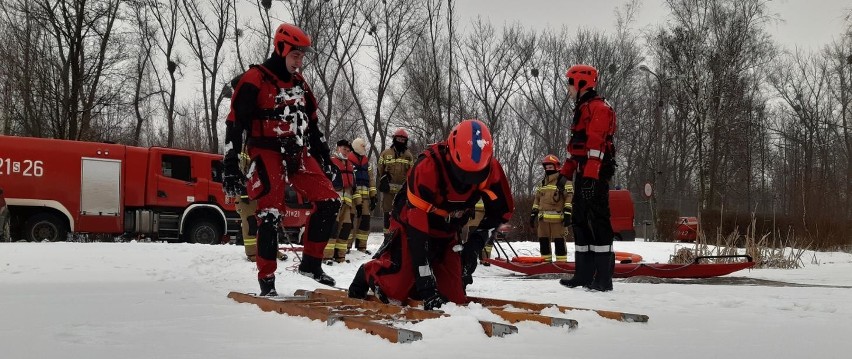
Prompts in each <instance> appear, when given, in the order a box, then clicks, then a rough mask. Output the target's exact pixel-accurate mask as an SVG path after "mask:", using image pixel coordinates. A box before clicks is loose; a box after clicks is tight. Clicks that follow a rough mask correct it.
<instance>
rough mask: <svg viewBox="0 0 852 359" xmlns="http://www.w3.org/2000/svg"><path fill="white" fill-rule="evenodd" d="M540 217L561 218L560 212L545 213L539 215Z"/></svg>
mask: <svg viewBox="0 0 852 359" xmlns="http://www.w3.org/2000/svg"><path fill="white" fill-rule="evenodd" d="M541 218H544V219H562V215H561V214H549V213H545V214H544V215H543V216H541Z"/></svg>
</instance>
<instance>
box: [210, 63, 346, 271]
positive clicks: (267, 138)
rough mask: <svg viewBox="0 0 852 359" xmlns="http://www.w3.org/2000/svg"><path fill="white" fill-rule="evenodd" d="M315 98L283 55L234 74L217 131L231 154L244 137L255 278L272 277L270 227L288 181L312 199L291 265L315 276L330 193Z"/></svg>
mask: <svg viewBox="0 0 852 359" xmlns="http://www.w3.org/2000/svg"><path fill="white" fill-rule="evenodd" d="M316 109H317V101H316V98H315V97H314V94H313V92H312V91H311V88H310V87H309V86H308V84H307V83H306V82H305V79H304V78H303V77H302V75H301V74H299V73H296V74H291V73H290V72H289V71H287V69H286V66H285V60H284V58H282V57H279V56H272V57H271V58H270V59H268V60H267V61H266V62H264V63H263V64H262V65H254V66H252V67H251V68H250V69H249V70H248V71H246V72H245V74H243V75H242V77H241V78H240V80H239V82H238V83H237V85H236V87H235V89H234V95H233V97H232V100H231V115H229V116H228V122H227V132H226V135H225V145H226V151H227V152H226V155H225V161H226V166H227V161H228V160H229V156H235V155H236V153H237V152H239V150H240V149H241V148H242V145H243V143H242V140H243V135H245V138H246V152H247V153H248V155H249V157H250V159H251V165H250V168H249V170H248V173H246V176H247V177H248V178H247V181H246V192H247V194H248V196H249V197H250V198H251V199H255V200H257V213H256V217H257V221H258V235H257V243H258V255H257V257H258V258H257V267H258V270H259V272H258V278H259V279H263V278H273V277H274V274H275V269H276V266H277V264H276V252H277V247H278V241H277V232H276V229H277V227H278V224H279V223H280V222H281V216H283V215H284V214H285V206H284V198H285V188H286V186H287V185H288V184H289V185H291V186H292V187H294V188H295V189H296V190H297V191H299V192H300V193H301V194H302V195H303V196H304V197H305V198H306V199H308V200H309V201H311V202H313V203H314V207H315V208H314V211H313V212H312V214H311V217H310V219H309V220H308V223H307V225H306V228H305V231H304V237H303V238H302V243H304V245H305V248H304V256H303V257H304V258H303V260H302V263H301V265H300V267H299V270H300V271H302V272H310V273H313V274H314V275H315V277H316V276H317V275H318V274H320V273H322V269H321V267H320V265H321V259H322V256H323V249H324V248H325V245H326V242H327V241H328V238H329V235H330V232H331V230H332V228H333V227H334V225H333V224H334V221H335V216H336V215H337V209H338V207H339V206H340V201H339V200H338V195H337V193H336V192H335V191H334V189H333V188H332V184H331V181H330V180H329V179H328V178H327V177H326V174H325V173H324V169H325V168H326V167H327V166H331V159H330V156H329V148H328V144H327V143H326V141H325V138H324V136H323V133H322V132H321V131H320V129H319V125H318V123H317V114H316Z"/></svg>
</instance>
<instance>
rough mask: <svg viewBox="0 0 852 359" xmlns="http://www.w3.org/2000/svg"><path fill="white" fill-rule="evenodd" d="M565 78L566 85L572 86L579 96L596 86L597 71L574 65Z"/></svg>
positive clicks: (586, 66)
mask: <svg viewBox="0 0 852 359" xmlns="http://www.w3.org/2000/svg"><path fill="white" fill-rule="evenodd" d="M565 77H568V85H570V86H574V89H575V90H577V93H578V94H579V93H580V92H583V90H587V89H590V88H593V87H595V86H596V85H597V84H598V69H596V68H594V67H592V66H589V65H574V66H571V67H570V68H569V69H568V72H566V73H565Z"/></svg>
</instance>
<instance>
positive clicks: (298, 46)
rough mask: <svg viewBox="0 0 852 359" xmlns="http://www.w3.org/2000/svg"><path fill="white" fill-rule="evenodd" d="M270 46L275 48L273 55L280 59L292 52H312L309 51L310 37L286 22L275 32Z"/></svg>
mask: <svg viewBox="0 0 852 359" xmlns="http://www.w3.org/2000/svg"><path fill="white" fill-rule="evenodd" d="M272 44H273V45H274V46H275V53H276V54H278V56H281V57H284V56H287V54H289V53H290V51H293V50H299V51H302V52H310V51H313V49H311V37H310V36H308V34H306V33H305V32H304V31H302V29H300V28H299V27H298V26H296V25H293V24H288V23H286V22H285V23H283V24H281V25H280V26H278V29H277V30H275V39H274V40H273V42H272Z"/></svg>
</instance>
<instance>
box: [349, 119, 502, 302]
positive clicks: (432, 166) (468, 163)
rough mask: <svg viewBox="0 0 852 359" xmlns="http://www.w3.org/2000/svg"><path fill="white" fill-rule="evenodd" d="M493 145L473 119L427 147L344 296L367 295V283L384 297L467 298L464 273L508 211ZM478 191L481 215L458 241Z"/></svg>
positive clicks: (470, 267) (473, 264)
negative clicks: (385, 236)
mask: <svg viewBox="0 0 852 359" xmlns="http://www.w3.org/2000/svg"><path fill="white" fill-rule="evenodd" d="M493 151H494V144H493V142H492V139H491V132H490V131H489V130H488V127H486V126H485V124H484V123H482V122H481V121H479V120H465V121H462V122H461V123H459V124H458V125H456V126H455V127H454V128H453V129H452V131H451V132H450V135H449V138H447V140H446V141H444V142H440V143H437V144H432V145H430V146H428V147H427V149H426V150H425V151H424V152H423V153H422V154H421V155H420V156H419V158H418V159H417V162H415V164H414V167H413V168H411V170H410V171H409V172H408V176H407V180H406V184H405V185H404V186H403V190H402V191H400V193H399V194H397V196H396V198H395V199H394V208H393V211H392V213H391V214H392V215H391V224H390V233H391V236H390V238H389V240H388V241H387V242H386V243H385V244H384V245H383V246H382V247H381V248H380V249H379V251H378V252H377V253H376V255H375V256H374V258H375V259H373V260H371V261H369V262H367V263H365V264H363V265H362V266H361V267H360V268H359V269H358V272H357V273H356V274H355V278H354V279H353V280H352V284H351V285H350V286H349V296H350V297H353V298H365V297H366V295H367V291H368V290H370V289H372V290H373V292H374V293H375V294H376V296H378V297H379V298H380V299H381V300H382V301H384V302H386V303H387V302H389V301H390V300H395V301H403V300H405V299H408V298H415V299H420V300H423V306H424V308H425V309H427V310H432V309H437V308H440V307H441V306H442V305H443V304H444V303H447V302H448V301H452V302H455V303H465V302H466V301H467V297H466V296H465V290H464V284H463V282H462V277H463V275H469V274H470V273H473V270H474V269H475V268H476V264H477V254H478V253H479V251H481V250H482V248H483V247H484V246H485V242H486V240H487V238H489V237H490V233H491V231H493V230H494V229H495V228H497V226H499V225H500V224H502V223H505V222H507V221H508V220H509V218H510V217H511V216H512V212H513V211H514V202H513V199H512V194H511V192H510V190H509V183H508V180H507V179H506V175H505V173H504V172H503V168H502V167H501V165H500V163H499V162H498V161H497V160H496V159H494V158H493V157H492V153H493ZM480 199H482V200H483V202H484V204H485V218H483V219H482V222H480V224H479V227H478V228H477V229H476V230H475V231H474V232H475V234H474V235H472V236H471V237H470V238H469V240H468V242H467V243H466V244H465V246H464V247H463V249H461V248H459V246H458V243H459V240H458V234H459V231H460V229H461V228H462V227H463V226H464V225H465V223H467V221H468V219H469V218H470V216H471V214H472V212H473V208H474V206H475V205H476V202H477V201H479V200H480ZM460 249H461V258H460V256H459V254H460V253H459V250H460ZM462 258H464V260H462Z"/></svg>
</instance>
